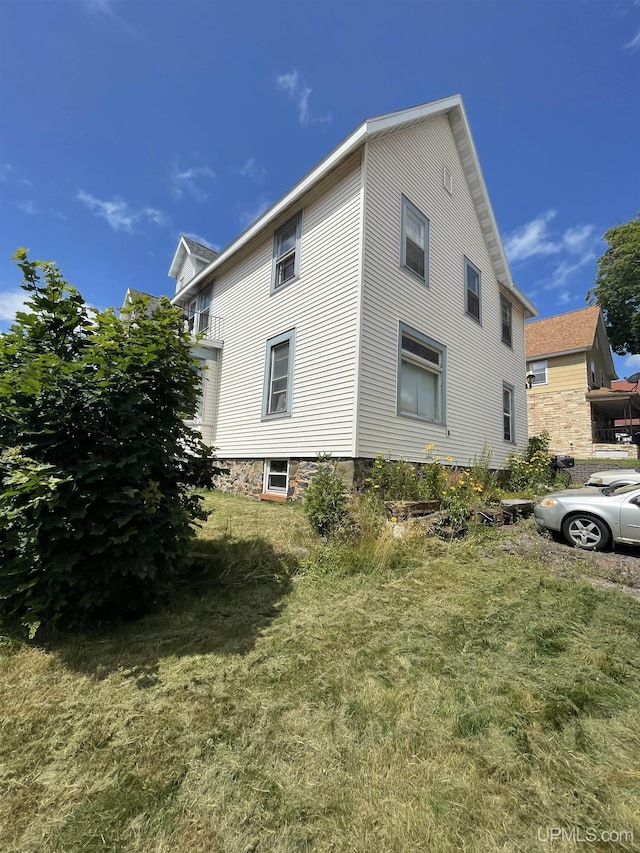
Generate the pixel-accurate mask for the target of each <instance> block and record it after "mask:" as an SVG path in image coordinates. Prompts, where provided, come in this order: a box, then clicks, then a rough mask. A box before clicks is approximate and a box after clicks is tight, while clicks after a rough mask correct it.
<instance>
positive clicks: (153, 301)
mask: <svg viewBox="0 0 640 853" xmlns="http://www.w3.org/2000/svg"><path fill="white" fill-rule="evenodd" d="M136 296H146V297H147V299H148V300H149V303H148V308H149V309H150V310H153V308H155V306H156V305H157V304H158V302H160V299H161V297H160V296H154V295H153V294H152V293H145V292H144V290H136V289H135V287H128V288H127V292H126V293H125V295H124V302H123V304H122V307H123V308H126V307H127V305H128V304H129V303H130V302H131V301H132V299H133V298H134V297H136Z"/></svg>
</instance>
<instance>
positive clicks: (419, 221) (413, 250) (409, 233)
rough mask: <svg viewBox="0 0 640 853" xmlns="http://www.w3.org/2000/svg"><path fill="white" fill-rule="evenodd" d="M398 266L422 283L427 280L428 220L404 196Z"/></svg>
mask: <svg viewBox="0 0 640 853" xmlns="http://www.w3.org/2000/svg"><path fill="white" fill-rule="evenodd" d="M400 264H401V266H403V267H405V268H406V269H408V270H410V271H411V272H412V273H413V274H414V275H417V276H418V278H419V279H421V280H422V281H424V282H426V281H427V280H428V267H429V220H428V219H427V217H426V216H425V215H424V214H423V213H420V211H419V210H418V208H417V207H416V206H415V205H413V204H411V202H410V201H409V199H407V198H405V197H404V196H402V235H401V246H400Z"/></svg>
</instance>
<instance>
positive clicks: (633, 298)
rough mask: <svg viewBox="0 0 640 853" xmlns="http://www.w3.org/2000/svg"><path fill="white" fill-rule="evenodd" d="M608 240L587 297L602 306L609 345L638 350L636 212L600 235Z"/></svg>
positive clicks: (639, 237) (639, 235)
mask: <svg viewBox="0 0 640 853" xmlns="http://www.w3.org/2000/svg"><path fill="white" fill-rule="evenodd" d="M604 239H605V240H606V241H607V243H608V244H609V246H608V248H607V250H606V251H605V253H604V254H603V255H602V257H600V258H599V260H598V274H597V276H596V286H595V287H594V288H592V289H591V290H590V291H589V292H588V293H587V301H588V302H590V303H591V304H594V303H595V304H597V305H600V307H601V308H602V310H603V314H604V319H605V323H606V326H607V333H608V335H609V340H610V342H611V348H612V349H613V351H614V352H616V353H618V355H625V354H626V353H638V352H640V215H638V216H637V217H636V218H635V219H632V220H631V221H630V222H625V223H624V224H623V225H616V227H615V228H610V229H609V230H608V231H607V233H606V234H605V235H604Z"/></svg>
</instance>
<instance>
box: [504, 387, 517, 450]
mask: <svg viewBox="0 0 640 853" xmlns="http://www.w3.org/2000/svg"><path fill="white" fill-rule="evenodd" d="M502 425H503V426H502V428H503V434H504V440H505V441H515V430H514V420H513V387H512V386H511V385H507V383H506V382H505V383H504V384H503V386H502Z"/></svg>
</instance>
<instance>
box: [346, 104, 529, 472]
mask: <svg viewBox="0 0 640 853" xmlns="http://www.w3.org/2000/svg"><path fill="white" fill-rule="evenodd" d="M366 162H367V173H366V175H367V177H366V196H365V199H366V204H365V255H364V272H363V278H364V282H363V288H364V289H363V297H362V299H363V306H362V335H361V340H362V343H361V354H360V391H359V395H358V401H359V412H358V435H357V440H358V443H357V455H359V456H365V457H375V455H376V454H377V453H378V452H383V453H391V454H392V455H393V456H396V457H397V456H401V455H402V456H404V457H405V458H406V459H408V460H411V461H424V452H423V448H424V446H425V444H427V443H433V444H435V445H436V447H437V452H439V453H440V454H441V455H443V456H448V455H450V456H452V457H453V459H454V461H455V462H456V463H458V464H461V465H467V464H469V461H470V460H472V459H473V457H474V455H475V454H477V453H478V452H479V451H480V449H481V447H482V443H483V441H484V440H485V439H486V441H487V444H488V445H489V446H490V447H491V448H492V449H493V460H492V462H493V464H494V465H497V466H500V465H503V464H504V463H505V460H506V457H507V456H508V455H509V453H511V452H512V450H513V447H508V446H507V444H505V442H504V439H503V425H502V418H501V408H500V407H501V405H502V399H501V396H500V394H499V393H498V394H496V393H495V392H490V391H489V392H488V390H487V389H488V387H489V386H488V383H490V382H491V377H492V376H501V377H502V378H503V379H504V381H505V382H508V383H509V384H510V385H511V386H513V389H514V410H515V411H517V412H525V411H526V401H525V382H524V376H523V366H524V363H525V356H524V323H523V309H522V306H521V305H520V303H518V302H515V301H514V303H513V312H512V320H513V345H512V349H506V348H505V346H504V345H503V344H502V341H501V339H500V335H499V333H497V330H498V329H499V324H500V322H501V306H500V285H499V283H498V281H497V279H496V275H495V272H494V268H493V264H492V262H491V257H490V255H489V251H488V248H487V245H486V243H485V239H484V236H483V231H482V228H481V226H480V222H479V220H478V217H477V214H476V210H475V206H474V204H473V201H472V198H471V193H470V191H469V186H468V184H467V180H466V177H465V173H464V171H463V168H462V164H461V162H460V160H459V156H458V151H457V148H456V145H455V142H454V140H453V134H452V132H451V127H450V125H449V121H448V119H447V118H446V117H436V118H433V119H432V120H430V121H428V122H424V123H421V124H418V125H416V126H415V127H411V128H408V129H406V130H403V131H402V132H398V133H390V134H388V135H386V136H384V137H382V138H379V139H377V140H374V141H370V142H368V143H367V154H366ZM443 163H447V165H448V167H449V169H450V171H451V173H452V179H453V184H454V186H455V192H454V193H453V195H449V193H447V192H444V191H443V189H442V164H443ZM490 189H491V188H490V187H489V190H490ZM402 195H404V196H406V197H407V198H408V199H411V202H412V203H413V204H414V205H415V206H416V207H417V208H418V209H419V210H420V211H421V212H422V213H423V214H424V216H425V217H427V218H428V220H429V288H428V289H427V288H425V286H424V283H422V282H420V281H419V280H418V279H416V278H415V277H412V276H408V275H407V274H406V272H405V271H404V270H402V269H400V268H399V266H398V249H397V246H398V242H397V241H398V236H397V235H398V233H399V231H400V228H401V222H400V214H401V204H400V203H399V200H400V199H401V197H402ZM463 257H468V258H472V259H473V262H474V264H475V265H476V267H477V268H478V269H481V270H482V282H481V286H482V294H481V295H482V315H483V323H484V325H483V326H481V325H480V324H479V323H476V322H461V315H462V312H461V307H462V305H463V304H464V303H463V302H462V293H461V290H462V285H461V275H462V263H461V259H462V258H463ZM503 284H507V283H506V282H504V283H503ZM462 316H464V315H462ZM490 318H491V319H490ZM400 322H404V323H408V324H410V325H411V327H412V328H414V329H417V330H419V331H420V332H421V333H422V334H423V335H424V336H426V337H428V338H431V339H432V340H433V341H438V342H439V343H440V344H442V345H443V346H444V347H446V391H447V398H446V423H442V424H437V423H429V422H426V421H422V420H420V419H418V418H409V417H401V416H399V415H398V411H397V393H398V388H397V383H398V371H397V365H398V327H399V323H400ZM515 442H516V444H517V445H518V446H521V447H524V446H526V442H527V427H526V418H525V417H524V416H523V417H521V418H518V419H517V420H516V423H515Z"/></svg>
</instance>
